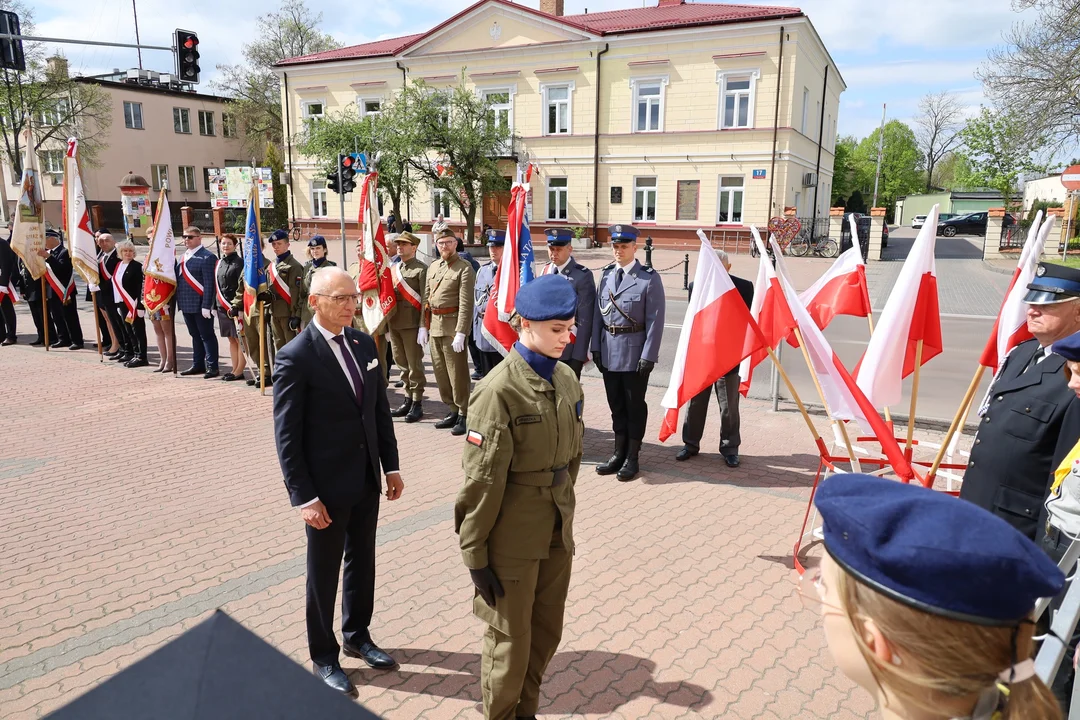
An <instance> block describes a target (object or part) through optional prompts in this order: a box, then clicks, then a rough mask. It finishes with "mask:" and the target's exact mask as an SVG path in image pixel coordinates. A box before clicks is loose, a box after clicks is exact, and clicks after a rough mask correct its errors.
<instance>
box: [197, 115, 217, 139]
mask: <svg viewBox="0 0 1080 720" xmlns="http://www.w3.org/2000/svg"><path fill="white" fill-rule="evenodd" d="M199 134H200V135H213V134H214V113H213V111H211V110H200V111H199Z"/></svg>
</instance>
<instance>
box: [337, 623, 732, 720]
mask: <svg viewBox="0 0 1080 720" xmlns="http://www.w3.org/2000/svg"><path fill="white" fill-rule="evenodd" d="M476 642H477V644H478V645H479V644H480V636H479V635H477V638H476ZM387 652H389V653H390V654H391V655H392V656H394V658H395V659H397V661H398V662H399V663H401V664H402V665H425V666H427V667H430V668H434V669H436V670H440V671H443V672H412V671H408V670H397V671H393V672H389V673H387V672H379V671H375V670H369V669H367V668H363V669H359V670H356V669H349V670H346V672H348V673H349V675H350V677H351V678H352V680H353V682H355V683H356V684H357V685H371V686H375V687H382V688H391V689H394V690H398V691H404V692H413V693H423V694H426V695H434V696H436V697H452V698H456V699H458V700H471V701H473V702H477V703H478V702H480V701H481V699H480V655H479V654H477V653H460V652H442V651H438V650H421V649H417V648H397V649H387ZM601 670H603V672H602V673H601V674H602V675H603V676H604V677H605V681H604V683H603V684H600V685H591V684H590V683H589V681H588V678H589V675H591V674H592V673H595V672H600V671H601ZM655 672H656V663H655V662H653V661H652V660H649V659H648V658H640V657H636V656H634V655H627V654H624V653H610V652H603V651H599V650H589V651H576V650H572V651H567V652H561V653H557V654H556V655H555V657H554V658H552V660H551V664H550V665H549V666H548V671H547V674H546V676H545V683H546V684H545V685H544V686H542V687H541V690H540V712H541V714H549V713H550V714H557V715H571V714H574V715H578V714H585V713H591V714H599V715H607V714H610V713H613V712H615V711H616V710H618V709H619V708H620V707H622V706H623V705H625V704H627V703H629V702H631V701H632V700H634V699H635V698H639V697H650V698H656V699H657V700H660V701H662V702H665V703H667V704H669V705H676V706H679V707H685V708H690V709H699V708H703V707H705V706H707V705H708V704H709V703H711V702H712V693H710V692H709V691H708V690H706V689H705V688H703V687H700V686H698V685H694V684H693V683H687V682H658V681H656V680H655V679H654V677H653V675H654V673H655ZM563 673H565V674H567V675H574V676H578V677H579V678H580V681H572V684H571V685H570V687H565V682H566V678H560V677H558V676H559V675H560V674H563ZM612 677H614V678H616V679H615V680H614V681H612V682H608V680H607V678H612ZM570 690H576V691H577V692H569V691H570ZM552 691H555V692H558V693H559V694H558V696H557V697H555V698H552V697H551V692H552Z"/></svg>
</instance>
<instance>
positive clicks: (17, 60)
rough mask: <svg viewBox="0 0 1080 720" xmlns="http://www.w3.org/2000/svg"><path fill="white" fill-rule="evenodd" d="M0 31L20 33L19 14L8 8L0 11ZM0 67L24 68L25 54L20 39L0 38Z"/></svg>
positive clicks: (9, 33)
mask: <svg viewBox="0 0 1080 720" xmlns="http://www.w3.org/2000/svg"><path fill="white" fill-rule="evenodd" d="M0 33H4V34H6V35H22V33H21V32H20V31H19V16H18V15H17V14H16V13H13V12H11V11H10V10H4V11H0ZM0 68H5V69H7V70H18V71H19V72H22V71H24V70H26V56H25V55H23V44H22V40H15V39H13V38H3V39H0Z"/></svg>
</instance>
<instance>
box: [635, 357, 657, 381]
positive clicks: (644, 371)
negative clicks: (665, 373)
mask: <svg viewBox="0 0 1080 720" xmlns="http://www.w3.org/2000/svg"><path fill="white" fill-rule="evenodd" d="M654 365H656V363H654V362H653V361H652V360H646V359H645V358H641V359H640V360H638V361H637V372H638V375H641V376H642V377H649V373H651V372H652V369H653V366H654Z"/></svg>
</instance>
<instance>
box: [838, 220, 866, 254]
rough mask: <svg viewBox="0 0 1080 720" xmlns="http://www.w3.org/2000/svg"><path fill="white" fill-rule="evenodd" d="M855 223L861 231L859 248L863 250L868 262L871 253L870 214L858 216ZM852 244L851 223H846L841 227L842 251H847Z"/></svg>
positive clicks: (859, 231)
mask: <svg viewBox="0 0 1080 720" xmlns="http://www.w3.org/2000/svg"><path fill="white" fill-rule="evenodd" d="M855 225H856V229H857V230H858V233H859V250H860V251H861V252H862V256H863V262H866V259H867V258H868V257H869V255H870V216H869V215H863V216H860V217H858V218H856V219H855ZM851 246H852V240H851V225H850V223H844V224H843V227H842V228H841V229H840V252H845V251H847V250H848V249H849V248H850V247H851Z"/></svg>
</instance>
